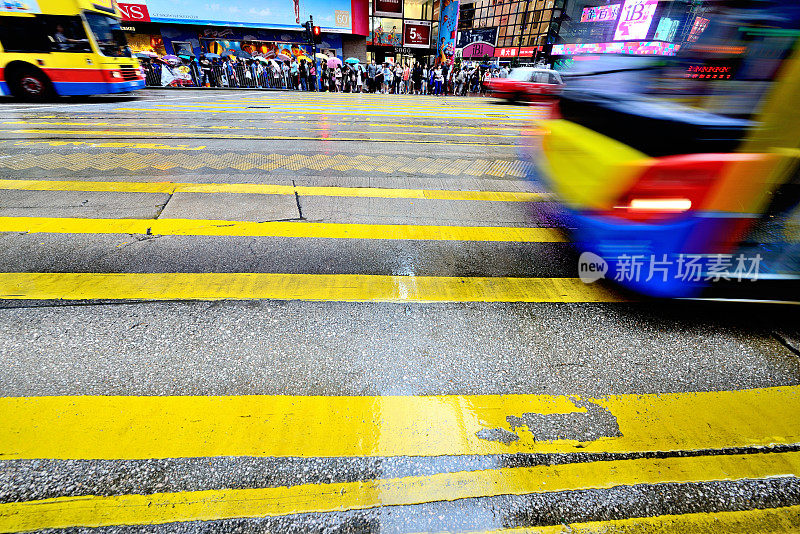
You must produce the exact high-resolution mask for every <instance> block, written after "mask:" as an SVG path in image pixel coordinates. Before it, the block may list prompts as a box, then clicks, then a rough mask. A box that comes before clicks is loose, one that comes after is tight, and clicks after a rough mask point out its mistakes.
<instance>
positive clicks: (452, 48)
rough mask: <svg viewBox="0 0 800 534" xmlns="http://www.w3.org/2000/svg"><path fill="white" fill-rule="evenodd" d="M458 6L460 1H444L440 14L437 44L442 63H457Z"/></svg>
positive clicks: (437, 52)
mask: <svg viewBox="0 0 800 534" xmlns="http://www.w3.org/2000/svg"><path fill="white" fill-rule="evenodd" d="M458 6H459V0H442V11H441V13H440V14H439V37H438V42H437V43H436V54H437V55H438V57H439V61H440V62H442V63H450V64H452V63H453V61H455V57H456V56H455V52H456V28H458Z"/></svg>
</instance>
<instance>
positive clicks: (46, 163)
mask: <svg viewBox="0 0 800 534" xmlns="http://www.w3.org/2000/svg"><path fill="white" fill-rule="evenodd" d="M0 168H5V169H12V170H17V171H18V170H25V169H47V170H52V169H62V168H65V169H69V170H72V171H82V170H99V171H110V170H114V169H124V170H128V171H139V170H142V169H149V168H152V169H158V170H169V169H184V170H197V169H202V168H210V169H218V170H222V169H236V170H240V171H249V170H262V171H273V170H278V169H285V170H290V171H299V170H302V169H307V170H309V171H315V172H320V171H330V170H334V171H340V172H349V171H353V172H355V171H358V172H366V173H381V174H394V173H405V174H413V175H420V174H424V175H427V176H432V175H438V174H444V175H448V176H460V175H466V176H483V175H486V176H496V177H498V178H502V177H515V178H524V177H526V176H528V175H529V174H530V173H531V172H533V166H532V164H531V163H529V162H527V161H522V160H519V159H513V160H511V159H467V158H458V159H453V158H430V157H416V158H414V157H406V156H389V155H376V156H368V155H364V154H358V155H352V154H312V155H306V154H274V153H273V154H269V153H256V152H251V153H242V152H207V151H199V152H190V153H182V152H179V151H168V152H162V153H157V152H150V153H141V152H123V153H111V154H109V153H87V152H83V151H81V152H77V151H76V152H69V153H64V152H61V153H59V152H54V151H48V152H47V153H44V154H41V153H34V152H29V151H26V152H22V153H9V152H0Z"/></svg>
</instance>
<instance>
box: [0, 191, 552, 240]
mask: <svg viewBox="0 0 800 534" xmlns="http://www.w3.org/2000/svg"><path fill="white" fill-rule="evenodd" d="M0 189H12V190H22V191H102V192H117V193H119V192H126V193H167V194H174V193H209V194H211V193H243V194H258V195H294V194H295V193H297V194H299V195H303V196H324V197H358V198H411V199H428V200H480V201H487V202H539V201H544V200H550V199H551V198H552V197H551V196H550V195H549V194H547V193H528V192H524V191H455V190H446V189H392V188H378V187H331V186H297V187H294V186H290V185H273V184H222V183H208V184H204V183H188V182H96V181H66V180H2V179H0ZM0 231H2V230H0Z"/></svg>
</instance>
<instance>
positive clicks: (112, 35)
mask: <svg viewBox="0 0 800 534" xmlns="http://www.w3.org/2000/svg"><path fill="white" fill-rule="evenodd" d="M85 16H86V22H88V23H89V28H90V29H91V30H92V33H93V34H94V38H95V40H96V41H97V46H99V47H100V53H101V54H103V55H104V56H108V57H131V51H130V48H128V43H127V41H126V40H125V34H124V33H123V31H122V29H121V28H120V27H119V24H118V23H117V20H116V19H114V18H112V17H108V16H106V15H101V14H99V13H86V14H85Z"/></svg>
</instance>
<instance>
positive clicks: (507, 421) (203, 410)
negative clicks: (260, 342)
mask: <svg viewBox="0 0 800 534" xmlns="http://www.w3.org/2000/svg"><path fill="white" fill-rule="evenodd" d="M0 276H1V275H0ZM123 278H124V275H123ZM144 279H146V278H144ZM151 279H152V278H151ZM82 281H83V282H84V283H85V284H86V285H87V286H91V285H92V284H93V283H95V282H96V279H94V278H92V277H84V278H82ZM218 281H219V283H225V278H224V277H219V278H218ZM799 411H800V386H783V387H775V388H762V389H749V390H738V391H713V392H698V393H663V394H644V395H634V394H624V395H607V396H603V397H598V398H581V397H577V396H562V395H439V396H350V397H348V396H290V395H275V396H270V395H245V396H207V397H206V396H173V397H170V396H163V397H158V396H150V397H139V396H55V397H2V398H0V413H3V414H4V416H3V418H4V421H3V425H2V426H0V458H2V459H6V460H17V459H20V460H30V459H44V458H52V459H64V460H68V459H88V460H94V459H97V460H133V459H155V458H196V457H197V458H202V457H216V456H256V457H302V458H312V457H382V456H424V457H427V456H463V455H488V454H517V453H531V454H533V453H538V454H551V453H587V454H589V453H641V452H649V451H691V450H719V449H723V448H752V447H771V446H780V445H797V444H798V443H800V421H798V418H797V413H798V412H799ZM525 414H532V415H528V416H526V415H525ZM526 417H529V418H533V419H535V420H537V421H539V423H538V425H539V426H537V427H535V428H533V429H529V428H528V427H527V425H526V424H525V420H526ZM564 418H568V419H570V420H571V421H572V423H570V424H571V425H572V426H573V427H574V428H573V430H570V432H572V433H574V435H569V436H566V437H564V439H560V438H559V439H556V438H555V437H553V436H547V435H545V434H544V433H543V432H546V429H545V428H540V427H544V426H547V425H548V424H549V425H552V426H559V422H560V421H561V420H563V419H564ZM562 426H563V425H562ZM533 432H537V433H538V435H534V433H533ZM331 436H336V439H330V437H331ZM562 437H563V436H562Z"/></svg>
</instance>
